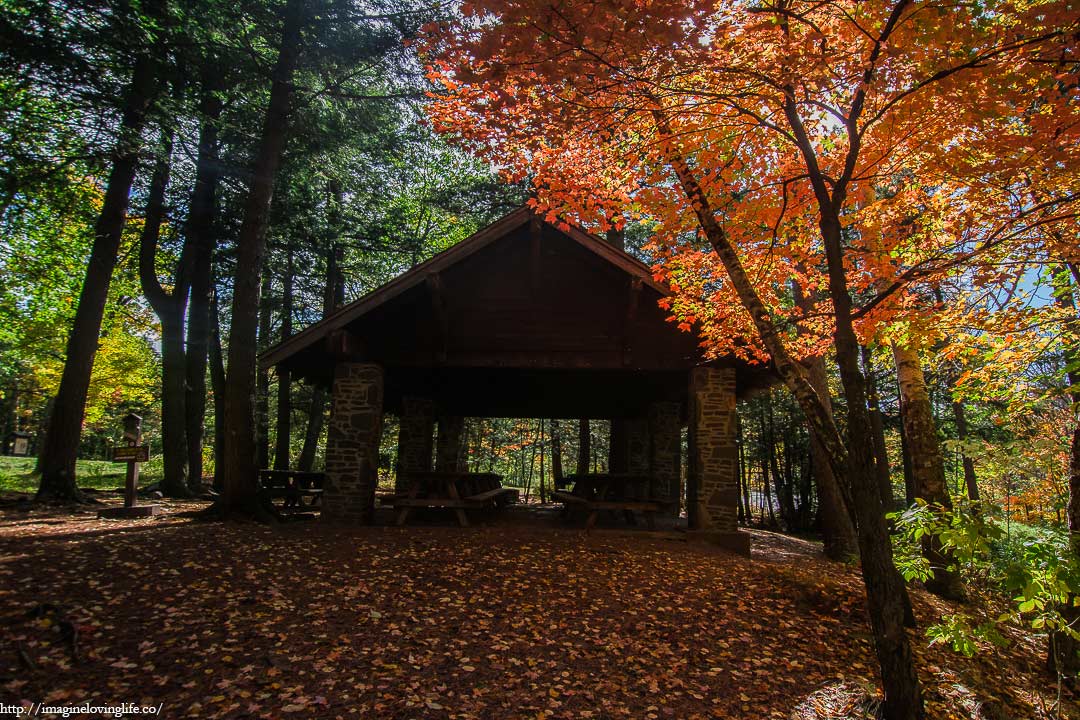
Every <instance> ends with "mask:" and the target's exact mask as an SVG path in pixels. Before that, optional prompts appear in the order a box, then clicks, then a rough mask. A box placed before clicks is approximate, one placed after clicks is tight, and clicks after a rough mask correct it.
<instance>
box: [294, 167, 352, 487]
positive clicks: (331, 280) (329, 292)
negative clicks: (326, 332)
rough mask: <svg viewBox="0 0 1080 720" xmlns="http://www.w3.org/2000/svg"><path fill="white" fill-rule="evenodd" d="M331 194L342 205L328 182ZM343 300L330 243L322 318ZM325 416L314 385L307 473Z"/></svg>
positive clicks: (320, 390) (303, 462)
mask: <svg viewBox="0 0 1080 720" xmlns="http://www.w3.org/2000/svg"><path fill="white" fill-rule="evenodd" d="M331 194H332V195H334V197H335V198H336V199H337V203H338V205H340V204H341V202H342V201H341V191H340V189H337V186H336V185H331ZM344 299H345V283H344V278H342V276H341V246H340V245H339V244H338V243H331V245H330V247H329V248H327V252H326V285H325V287H324V289H323V315H322V316H323V317H324V318H325V317H326V316H328V315H329V314H330V313H332V312H333V311H334V310H335V309H336V308H337V307H338V305H340V304H341V303H342V302H344ZM325 415H326V388H324V387H323V386H322V385H318V386H316V387H315V388H314V389H313V390H312V391H311V404H310V405H309V406H308V419H307V427H306V429H305V431H304V447H303V448H302V449H301V450H300V459H299V461H297V467H298V468H299V469H300V470H303V471H304V472H309V471H310V470H311V468H312V467H314V465H315V452H316V451H317V450H318V447H319V437H320V436H321V435H322V427H323V418H324V416H325Z"/></svg>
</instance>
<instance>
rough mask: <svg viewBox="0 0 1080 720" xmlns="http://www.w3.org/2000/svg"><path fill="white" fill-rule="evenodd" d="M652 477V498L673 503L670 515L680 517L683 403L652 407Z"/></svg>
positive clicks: (650, 435)
mask: <svg viewBox="0 0 1080 720" xmlns="http://www.w3.org/2000/svg"><path fill="white" fill-rule="evenodd" d="M648 427H649V474H650V475H652V479H653V487H652V496H653V497H654V498H656V499H658V500H668V501H670V502H671V506H670V510H669V513H668V514H670V515H671V516H672V517H678V516H679V501H680V500H681V495H682V493H681V492H680V490H681V488H680V487H679V474H680V473H679V470H680V467H681V465H682V462H681V461H682V453H681V448H680V447H679V445H680V437H679V435H680V432H679V431H680V430H681V429H682V423H681V422H679V403H677V402H657V403H653V404H652V405H650V406H649V420H648Z"/></svg>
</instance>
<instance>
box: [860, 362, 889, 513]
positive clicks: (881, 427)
mask: <svg viewBox="0 0 1080 720" xmlns="http://www.w3.org/2000/svg"><path fill="white" fill-rule="evenodd" d="M862 362H863V372H864V373H865V374H866V402H867V405H868V407H869V410H870V430H871V432H873V434H874V470H875V471H876V473H877V480H878V488H879V489H880V491H881V504H882V505H884V506H885V508H886V509H887V510H891V509H892V508H894V507H895V506H896V499H895V498H894V497H893V489H892V472H891V469H890V467H889V450H888V448H886V447H885V422H884V419H883V418H882V415H881V401H880V400H879V399H878V392H877V383H876V382H875V381H874V366H873V363H872V362H871V359H870V351H869V350H868V349H867V348H866V346H865V345H864V346H863V347H862Z"/></svg>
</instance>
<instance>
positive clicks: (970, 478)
mask: <svg viewBox="0 0 1080 720" xmlns="http://www.w3.org/2000/svg"><path fill="white" fill-rule="evenodd" d="M952 411H953V420H954V421H955V422H956V439H957V440H959V441H960V464H961V466H963V468H964V488H965V489H966V490H967V496H968V500H971V501H972V502H975V501H977V500H978V499H979V481H978V478H977V477H976V476H975V462H974V461H973V460H972V459H971V457H970V456H969V455H968V454H967V451H966V450H965V449H964V445H965V444H966V443H967V439H968V424H967V413H965V412H964V401H963V400H955V401H953V404H952Z"/></svg>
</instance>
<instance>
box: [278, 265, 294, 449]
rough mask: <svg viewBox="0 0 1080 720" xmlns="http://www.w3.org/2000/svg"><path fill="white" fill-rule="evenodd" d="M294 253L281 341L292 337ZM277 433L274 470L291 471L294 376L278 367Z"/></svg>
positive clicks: (284, 301)
mask: <svg viewBox="0 0 1080 720" xmlns="http://www.w3.org/2000/svg"><path fill="white" fill-rule="evenodd" d="M293 273H294V268H293V253H292V247H291V246H290V247H289V248H288V249H287V250H286V255H285V277H284V278H283V279H282V288H281V340H282V341H283V342H284V341H285V340H288V339H289V337H290V336H291V335H292V313H293ZM277 376H278V399H277V422H276V423H275V425H276V428H277V432H276V437H275V443H274V469H275V470H288V469H289V445H290V441H291V440H292V375H291V374H290V373H289V370H288V369H287V368H282V367H280V366H279V367H278V369H277Z"/></svg>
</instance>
